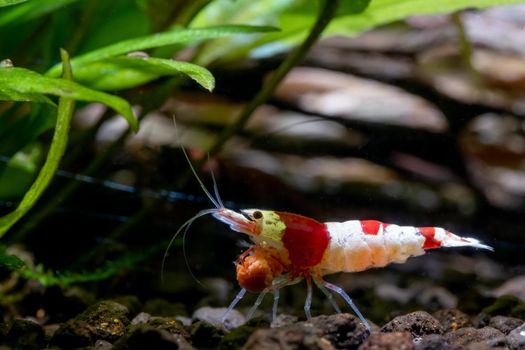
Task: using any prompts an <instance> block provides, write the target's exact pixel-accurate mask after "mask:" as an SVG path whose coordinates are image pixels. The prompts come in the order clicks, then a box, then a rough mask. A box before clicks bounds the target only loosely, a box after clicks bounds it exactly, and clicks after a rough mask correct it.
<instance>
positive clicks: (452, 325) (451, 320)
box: [432, 309, 471, 332]
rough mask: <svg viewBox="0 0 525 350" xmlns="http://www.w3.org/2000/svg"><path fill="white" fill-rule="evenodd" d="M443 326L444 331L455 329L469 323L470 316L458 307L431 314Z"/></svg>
mask: <svg viewBox="0 0 525 350" xmlns="http://www.w3.org/2000/svg"><path fill="white" fill-rule="evenodd" d="M432 316H434V317H435V318H436V319H437V320H438V321H439V322H440V323H441V325H442V326H443V328H444V329H445V332H449V331H455V330H458V329H459V328H463V327H468V326H470V325H471V323H470V317H469V316H468V315H467V314H465V313H463V312H461V311H460V310H458V309H444V310H439V311H436V312H434V313H433V314H432Z"/></svg>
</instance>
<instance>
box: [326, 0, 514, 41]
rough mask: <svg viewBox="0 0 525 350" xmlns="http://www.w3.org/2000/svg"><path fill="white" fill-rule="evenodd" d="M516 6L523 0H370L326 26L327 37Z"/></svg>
mask: <svg viewBox="0 0 525 350" xmlns="http://www.w3.org/2000/svg"><path fill="white" fill-rule="evenodd" d="M518 3H523V0H441V1H428V0H373V1H372V2H371V3H370V6H369V7H368V8H367V9H366V10H365V11H364V12H362V13H360V14H353V15H352V14H351V15H348V16H340V17H338V18H336V19H335V20H334V21H333V22H332V23H331V24H330V26H329V27H328V30H327V34H343V35H355V34H359V33H361V32H363V31H365V30H367V29H371V28H375V27H378V26H380V25H383V24H387V23H391V22H394V21H397V20H402V19H405V18H407V17H410V16H415V15H437V14H443V13H451V12H454V11H459V10H462V9H466V8H476V9H483V8H487V7H491V6H496V5H498V6H501V5H510V4H518Z"/></svg>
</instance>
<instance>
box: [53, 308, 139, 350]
mask: <svg viewBox="0 0 525 350" xmlns="http://www.w3.org/2000/svg"><path fill="white" fill-rule="evenodd" d="M128 314H129V311H128V309H127V308H126V307H125V306H123V305H121V304H118V303H116V302H114V301H101V302H99V303H97V304H95V305H92V306H90V307H89V308H88V309H87V310H86V311H84V312H83V313H81V314H80V315H78V316H76V317H74V318H72V319H70V320H69V321H67V322H66V323H64V324H62V325H61V326H60V328H59V329H58V330H57V331H56V332H55V333H54V334H53V338H52V339H51V344H53V345H56V346H59V347H63V348H75V347H82V346H89V345H94V344H95V342H96V340H98V339H102V340H107V341H109V342H112V341H114V340H116V339H118V338H119V337H121V336H122V335H124V333H125V332H126V326H127V325H128V324H129V320H128V318H127V315H128Z"/></svg>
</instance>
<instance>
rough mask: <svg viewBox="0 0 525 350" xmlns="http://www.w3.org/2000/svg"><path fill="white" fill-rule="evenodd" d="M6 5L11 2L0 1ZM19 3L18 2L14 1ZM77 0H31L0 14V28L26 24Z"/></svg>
mask: <svg viewBox="0 0 525 350" xmlns="http://www.w3.org/2000/svg"><path fill="white" fill-rule="evenodd" d="M0 1H7V2H8V3H9V2H10V1H13V0H0ZM14 1H17V2H20V1H18V0H14ZM75 1H78V0H33V1H29V2H26V3H25V4H21V5H18V6H15V7H13V8H10V9H7V10H5V11H2V13H0V27H1V26H4V25H6V24H15V23H21V22H26V21H29V20H32V19H35V18H38V17H40V16H43V15H46V14H48V13H51V12H53V11H55V10H56V9H59V8H61V7H63V6H66V5H69V4H70V3H72V2H75Z"/></svg>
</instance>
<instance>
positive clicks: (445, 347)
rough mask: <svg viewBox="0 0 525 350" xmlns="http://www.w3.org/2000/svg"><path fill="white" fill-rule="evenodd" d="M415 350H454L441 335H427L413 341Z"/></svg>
mask: <svg viewBox="0 0 525 350" xmlns="http://www.w3.org/2000/svg"><path fill="white" fill-rule="evenodd" d="M414 342H415V344H416V350H454V348H453V347H452V345H450V344H449V343H448V342H447V341H446V340H445V336H443V335H441V334H428V335H425V336H423V337H421V338H417V341H416V339H414Z"/></svg>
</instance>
